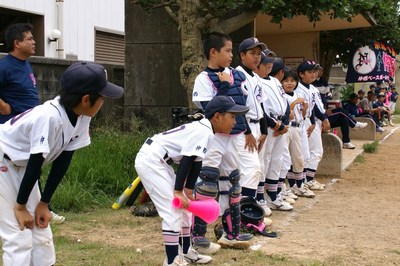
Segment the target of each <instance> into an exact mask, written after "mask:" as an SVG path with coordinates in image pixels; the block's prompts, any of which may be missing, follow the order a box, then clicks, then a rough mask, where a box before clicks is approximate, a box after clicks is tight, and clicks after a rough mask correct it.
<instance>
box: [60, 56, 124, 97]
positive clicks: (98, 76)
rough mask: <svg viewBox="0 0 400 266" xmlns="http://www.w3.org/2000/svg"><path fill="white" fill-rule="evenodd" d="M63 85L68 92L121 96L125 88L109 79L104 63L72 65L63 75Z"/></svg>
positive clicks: (78, 63)
mask: <svg viewBox="0 0 400 266" xmlns="http://www.w3.org/2000/svg"><path fill="white" fill-rule="evenodd" d="M60 80H61V87H62V88H63V89H64V90H65V92H66V93H68V94H74V93H98V94H100V95H102V96H104V97H110V98H119V97H121V96H122V95H123V94H124V89H123V88H122V87H120V86H117V85H115V84H113V83H111V82H108V81H107V71H106V70H105V69H104V67H103V66H102V65H99V64H95V63H91V62H77V63H74V64H72V65H70V66H69V67H68V68H67V69H66V70H65V71H64V73H63V74H62V76H61V79H60Z"/></svg>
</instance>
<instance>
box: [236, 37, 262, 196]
mask: <svg viewBox="0 0 400 266" xmlns="http://www.w3.org/2000/svg"><path fill="white" fill-rule="evenodd" d="M265 49H267V46H266V45H265V44H264V43H262V42H259V41H258V39H257V38H247V39H245V40H243V41H242V42H241V43H240V45H239V55H240V59H241V63H240V64H239V66H238V67H236V70H239V71H241V72H242V73H244V74H245V76H246V80H247V81H248V83H247V84H246V86H245V89H246V91H247V94H248V95H247V99H246V105H247V106H248V107H249V108H250V111H249V112H248V113H247V114H246V122H247V130H246V132H245V133H244V136H242V138H241V142H240V143H239V145H238V148H239V151H238V152H239V154H238V155H239V158H240V160H239V169H240V173H241V179H240V184H241V186H242V196H243V197H253V198H256V194H257V187H258V184H259V182H260V180H261V177H262V176H263V174H262V172H261V162H260V158H259V155H258V152H259V150H260V149H261V147H263V145H264V142H265V140H266V132H267V130H266V126H267V125H266V119H264V114H263V109H262V107H261V103H262V102H263V100H264V99H265V95H264V92H263V89H262V84H261V81H260V78H259V77H258V75H257V74H255V73H254V72H253V71H254V70H255V69H257V66H258V65H259V64H260V62H261V51H262V50H265Z"/></svg>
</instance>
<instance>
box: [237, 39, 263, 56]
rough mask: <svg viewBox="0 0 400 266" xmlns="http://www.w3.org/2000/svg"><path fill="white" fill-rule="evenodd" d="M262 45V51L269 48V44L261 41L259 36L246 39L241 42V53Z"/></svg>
mask: <svg viewBox="0 0 400 266" xmlns="http://www.w3.org/2000/svg"><path fill="white" fill-rule="evenodd" d="M257 46H260V48H261V51H262V50H265V49H267V48H268V47H267V45H265V43H262V42H260V41H259V40H258V39H257V38H255V37H251V38H247V39H244V40H243V41H242V42H241V43H240V44H239V54H240V53H241V52H245V51H247V50H250V49H253V48H254V47H257Z"/></svg>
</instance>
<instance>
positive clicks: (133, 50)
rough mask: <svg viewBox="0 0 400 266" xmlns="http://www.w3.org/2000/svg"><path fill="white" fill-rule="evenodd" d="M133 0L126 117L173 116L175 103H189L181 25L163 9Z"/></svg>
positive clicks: (127, 37)
mask: <svg viewBox="0 0 400 266" xmlns="http://www.w3.org/2000/svg"><path fill="white" fill-rule="evenodd" d="M129 2H130V1H128V0H127V1H126V6H125V12H126V13H125V18H126V21H125V23H126V24H125V28H126V32H125V69H126V71H125V87H126V95H125V117H131V116H132V115H141V116H144V117H145V118H146V117H148V116H149V117H148V119H149V120H150V119H152V120H153V121H154V119H155V118H157V117H158V118H161V119H160V120H164V119H170V117H171V109H170V107H171V106H187V99H186V93H185V91H184V89H183V88H182V85H181V82H180V77H179V67H180V66H181V62H182V56H181V45H180V36H179V32H178V27H177V26H176V25H175V24H174V22H173V21H172V19H171V18H170V17H169V16H168V14H167V13H166V12H165V11H164V10H163V9H155V10H151V11H149V12H147V11H145V10H144V9H142V8H141V7H140V6H138V5H135V4H130V3H129ZM138 22H140V23H138ZM149 114H151V115H149ZM168 124H169V122H168Z"/></svg>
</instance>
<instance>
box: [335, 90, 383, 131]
mask: <svg viewBox="0 0 400 266" xmlns="http://www.w3.org/2000/svg"><path fill="white" fill-rule="evenodd" d="M371 94H372V95H374V93H373V92H371ZM366 100H368V99H366ZM359 102H360V99H359V96H358V95H357V94H355V93H353V94H351V95H350V99H349V101H348V102H347V103H346V104H345V105H344V106H343V109H344V110H345V112H346V113H347V114H349V115H350V116H351V117H352V118H355V117H368V118H370V119H372V120H373V121H374V123H375V127H376V131H377V132H383V131H384V129H383V128H381V127H380V126H379V124H378V123H377V122H378V121H375V120H374V118H373V116H372V115H371V113H370V112H364V111H363V109H362V108H361V107H359Z"/></svg>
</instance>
